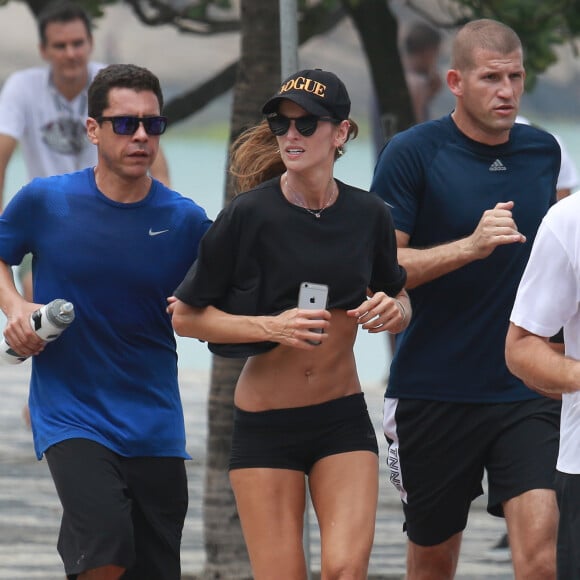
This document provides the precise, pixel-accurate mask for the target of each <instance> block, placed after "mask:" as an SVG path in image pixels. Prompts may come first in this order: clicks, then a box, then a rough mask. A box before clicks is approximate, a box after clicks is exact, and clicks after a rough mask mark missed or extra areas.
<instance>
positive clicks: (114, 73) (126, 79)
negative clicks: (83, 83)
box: [89, 64, 163, 119]
mask: <svg viewBox="0 0 580 580" xmlns="http://www.w3.org/2000/svg"><path fill="white" fill-rule="evenodd" d="M111 89H132V90H134V91H137V92H141V91H152V92H153V93H155V96H156V97H157V101H158V102H159V111H161V110H162V109H163V93H162V92H161V85H160V84H159V79H158V78H157V77H156V76H155V75H154V74H153V73H152V72H151V71H149V70H147V69H146V68H143V67H140V66H136V65H134V64H111V65H109V66H107V67H105V68H103V69H101V70H100V71H99V72H98V73H97V75H96V76H95V78H94V79H93V82H92V83H91V85H90V86H89V117H92V118H93V119H97V118H98V117H100V116H101V115H102V114H103V111H104V110H105V109H106V108H107V107H108V106H109V92H110V90H111Z"/></svg>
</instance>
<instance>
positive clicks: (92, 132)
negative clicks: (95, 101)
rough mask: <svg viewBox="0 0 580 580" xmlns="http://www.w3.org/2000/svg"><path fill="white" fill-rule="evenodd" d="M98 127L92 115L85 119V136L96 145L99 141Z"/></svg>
mask: <svg viewBox="0 0 580 580" xmlns="http://www.w3.org/2000/svg"><path fill="white" fill-rule="evenodd" d="M100 128H101V127H100V125H99V123H98V122H97V120H96V119H93V118H92V117H89V118H88V119H87V137H88V138H89V141H90V142H91V143H92V144H93V145H97V144H98V142H99V130H100Z"/></svg>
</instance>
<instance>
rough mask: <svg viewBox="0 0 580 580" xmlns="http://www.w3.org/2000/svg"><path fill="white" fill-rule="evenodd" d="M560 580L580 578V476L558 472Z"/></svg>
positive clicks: (558, 566)
mask: <svg viewBox="0 0 580 580" xmlns="http://www.w3.org/2000/svg"><path fill="white" fill-rule="evenodd" d="M556 497H557V498H558V507H559V508H560V521H559V523H558V565H557V570H558V579H559V580H569V579H570V578H580V550H578V546H579V545H580V475H577V474H569V473H561V472H560V471H556Z"/></svg>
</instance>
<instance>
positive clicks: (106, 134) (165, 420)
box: [0, 65, 210, 580]
mask: <svg viewBox="0 0 580 580" xmlns="http://www.w3.org/2000/svg"><path fill="white" fill-rule="evenodd" d="M162 106H163V97H162V94H161V89H160V86H159V80H158V79H157V77H156V76H154V75H153V74H152V73H150V72H149V71H148V70H146V69H143V68H141V67H137V66H134V65H112V66H109V67H106V68H104V69H102V70H101V71H99V73H98V74H97V75H96V76H95V78H94V80H93V82H92V83H91V85H90V87H89V92H88V107H89V109H88V113H89V118H88V120H87V134H88V137H89V139H90V141H91V142H92V143H93V144H94V145H95V146H96V147H97V152H98V161H97V164H96V166H95V167H89V168H86V169H84V170H81V171H78V172H76V173H69V174H64V175H59V176H54V177H47V178H38V179H35V180H33V181H32V182H31V183H29V184H28V185H26V186H25V187H23V188H22V189H21V190H20V191H19V192H18V193H17V194H16V195H15V196H14V197H13V199H12V200H11V201H10V203H9V204H8V206H7V207H6V209H5V211H4V212H3V214H2V215H1V216H0V304H1V307H2V310H3V312H4V314H5V315H6V318H7V320H8V324H7V326H6V329H5V331H4V335H5V338H6V340H7V342H8V343H9V344H10V345H11V347H12V348H13V350H15V351H16V352H17V353H19V354H21V355H23V356H31V355H35V356H34V357H33V361H32V375H31V382H30V398H29V406H30V413H31V420H32V431H33V436H34V446H35V450H36V454H37V456H38V458H39V459H40V458H42V457H43V456H44V457H46V460H47V462H48V465H49V468H50V471H51V474H52V477H53V479H54V482H55V485H56V489H57V492H58V495H59V498H60V500H61V503H62V505H63V518H62V525H61V533H60V537H59V542H58V548H59V552H60V554H61V557H62V558H63V561H64V565H65V570H66V573H67V575H68V577H69V578H77V577H78V578H88V577H90V578H91V579H93V578H95V579H98V580H99V579H102V580H105V579H107V580H109V579H111V578H120V577H121V576H122V575H123V574H125V572H126V573H127V574H126V575H125V576H123V577H126V578H128V577H130V578H139V579H140V580H160V579H163V580H179V578H180V558H179V553H180V541H181V531H182V528H183V522H184V518H185V514H186V511H187V482H186V474H185V466H184V459H187V458H188V454H187V452H186V449H185V428H184V419H183V410H182V407H181V400H180V395H179V388H178V383H177V354H176V345H175V337H174V334H173V329H172V326H171V321H170V318H169V315H168V314H167V312H166V305H167V297H168V296H171V294H172V293H173V290H174V289H175V287H176V286H177V285H178V284H179V282H180V281H181V280H182V279H183V277H184V275H185V273H186V272H187V270H188V268H189V266H190V265H191V264H192V262H193V261H194V260H195V258H196V257H197V247H198V242H199V240H200V239H201V237H202V236H203V234H204V233H205V231H206V230H207V228H208V227H209V225H210V220H209V219H208V218H207V216H206V213H205V211H204V210H203V209H202V208H201V207H199V206H198V205H196V204H195V203H194V202H193V201H192V200H190V199H187V198H185V197H183V196H181V195H180V194H178V193H177V192H175V191H172V190H170V189H168V188H167V187H165V186H164V185H163V184H162V183H161V182H159V181H157V180H155V179H153V178H151V177H150V175H149V169H150V167H151V164H152V163H153V161H154V159H155V157H156V155H157V152H158V150H159V137H160V135H161V134H162V133H163V132H164V131H165V128H166V124H167V120H166V118H165V117H163V116H161V114H160V112H161V110H162ZM27 252H30V253H32V255H33V272H34V303H32V302H28V301H26V300H25V299H24V298H23V297H22V296H21V295H20V294H19V293H18V292H17V289H16V287H15V285H14V282H13V279H12V275H11V270H10V266H11V265H13V264H18V263H19V262H20V260H21V259H22V256H23V255H24V254H25V253H27ZM54 298H64V299H66V300H68V301H70V302H72V303H73V304H74V307H75V314H76V316H75V320H74V322H73V323H72V324H71V326H70V327H69V328H67V330H66V331H65V332H64V333H63V334H62V335H61V336H60V337H59V338H58V339H57V340H55V341H53V342H50V343H47V344H44V343H43V342H42V340H41V339H40V338H39V337H38V336H37V335H36V334H35V333H34V331H33V330H32V328H31V325H30V322H29V319H30V315H31V313H32V312H33V311H34V310H36V309H37V308H38V307H39V306H40V305H41V304H44V303H47V302H49V301H51V300H52V299H54Z"/></svg>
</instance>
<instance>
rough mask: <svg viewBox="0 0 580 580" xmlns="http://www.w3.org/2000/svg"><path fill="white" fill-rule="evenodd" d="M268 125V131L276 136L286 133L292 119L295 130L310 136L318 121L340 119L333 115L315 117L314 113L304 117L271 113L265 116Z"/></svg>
mask: <svg viewBox="0 0 580 580" xmlns="http://www.w3.org/2000/svg"><path fill="white" fill-rule="evenodd" d="M266 120H267V121H268V125H269V126H270V131H272V133H274V135H276V136H277V137H281V136H282V135H286V133H288V129H290V123H291V122H292V121H294V126H295V127H296V131H298V133H300V135H303V136H304V137H310V135H312V134H313V133H314V131H316V129H317V128H318V121H330V122H331V123H334V124H338V123H340V121H339V120H338V119H335V118H333V117H317V116H316V115H305V116H304V117H293V118H291V117H285V116H284V115H280V114H279V113H272V114H271V115H268V116H267V117H266Z"/></svg>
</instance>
